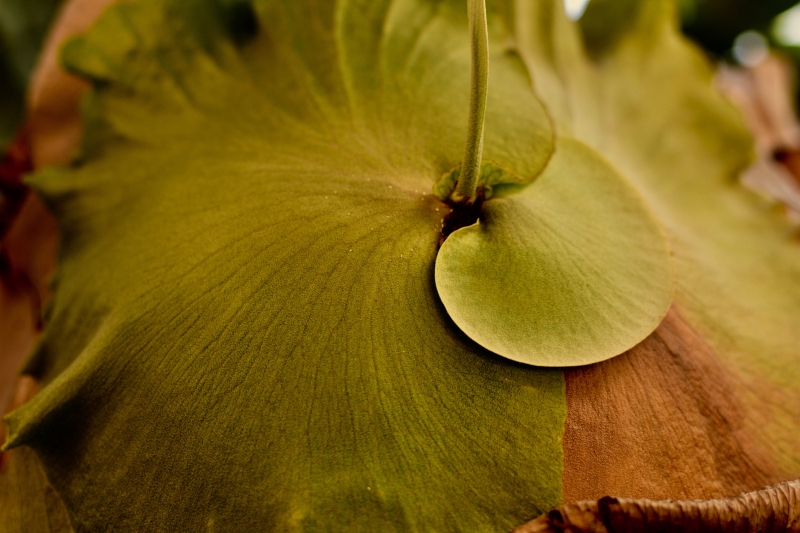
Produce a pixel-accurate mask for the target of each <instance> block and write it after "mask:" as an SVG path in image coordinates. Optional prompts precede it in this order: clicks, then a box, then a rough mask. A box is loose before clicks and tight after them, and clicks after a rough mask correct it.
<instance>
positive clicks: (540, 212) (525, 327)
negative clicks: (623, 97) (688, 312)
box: [436, 138, 672, 366]
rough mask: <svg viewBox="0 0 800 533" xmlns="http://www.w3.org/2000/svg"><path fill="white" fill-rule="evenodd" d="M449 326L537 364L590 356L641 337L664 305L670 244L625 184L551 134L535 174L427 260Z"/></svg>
mask: <svg viewBox="0 0 800 533" xmlns="http://www.w3.org/2000/svg"><path fill="white" fill-rule="evenodd" d="M436 288H437V289H438V291H439V296H440V297H441V299H442V302H443V303H444V306H445V307H446V308H447V312H448V313H449V314H450V316H451V318H452V319H453V321H454V322H455V323H456V324H457V325H458V326H459V327H460V328H461V330H462V331H464V333H466V334H467V335H468V336H469V337H470V338H471V339H473V340H474V341H476V342H477V343H478V344H480V345H481V346H483V347H485V348H487V349H489V350H491V351H492V352H494V353H497V354H499V355H502V356H504V357H507V358H509V359H513V360H514V361H519V362H521V363H526V364H530V365H537V366H575V365H585V364H589V363H596V362H598V361H602V360H605V359H609V358H611V357H614V356H616V355H619V354H621V353H622V352H624V351H625V350H628V349H629V348H631V347H633V346H634V345H636V344H637V343H638V342H640V341H641V340H643V339H644V338H645V337H646V336H647V335H648V334H650V332H652V331H653V330H654V329H655V328H656V326H658V324H659V322H661V319H662V318H663V317H664V315H665V314H666V312H667V309H668V308H669V305H670V301H671V299H672V265H671V261H670V253H669V246H668V244H667V241H666V237H665V234H664V232H663V231H662V230H661V228H660V226H659V224H658V222H657V221H656V220H655V218H654V216H653V214H652V213H651V211H650V210H649V208H648V207H647V206H646V204H645V202H644V200H643V199H642V198H641V196H640V195H639V194H638V193H637V191H636V190H635V189H634V188H633V187H632V186H631V185H630V183H629V182H628V181H627V180H626V179H625V178H624V177H623V176H621V175H620V174H619V173H618V171H617V170H616V169H614V168H613V167H612V166H611V165H610V164H609V163H608V162H607V161H606V160H605V159H603V158H602V157H601V156H600V155H599V154H597V152H595V151H594V150H593V149H591V148H589V147H588V146H586V145H584V144H583V143H581V142H579V141H576V140H573V139H568V138H560V139H559V140H558V144H557V150H556V153H555V155H554V157H553V160H552V161H551V162H550V164H549V165H548V167H547V168H546V169H545V171H544V173H543V174H542V175H541V176H540V177H539V178H538V179H537V180H536V181H535V182H534V183H533V184H532V185H530V186H529V187H527V188H526V189H524V190H523V191H522V192H520V193H519V194H516V195H513V196H507V197H503V198H498V199H496V200H490V201H488V202H486V204H484V213H483V216H482V217H481V220H480V221H479V222H478V223H476V224H474V225H472V226H468V227H466V228H462V229H460V230H458V231H456V232H454V233H453V234H452V235H451V236H450V237H448V239H447V240H446V241H445V242H444V244H443V245H442V248H441V250H440V251H439V255H438V257H437V258H436Z"/></svg>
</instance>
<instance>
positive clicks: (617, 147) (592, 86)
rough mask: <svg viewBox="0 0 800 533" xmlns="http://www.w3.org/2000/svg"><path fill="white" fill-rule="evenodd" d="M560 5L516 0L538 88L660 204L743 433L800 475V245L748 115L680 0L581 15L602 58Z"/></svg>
mask: <svg viewBox="0 0 800 533" xmlns="http://www.w3.org/2000/svg"><path fill="white" fill-rule="evenodd" d="M604 4H608V2H604ZM560 7H561V6H560V2H556V1H555V0H552V1H543V2H536V3H532V2H524V1H522V0H519V1H516V2H514V8H515V11H514V15H515V18H514V21H515V22H514V24H515V26H514V28H515V30H514V32H515V36H516V41H517V43H518V46H519V50H520V53H521V55H522V56H523V57H524V59H525V62H526V64H527V65H528V66H529V68H530V69H531V72H532V76H533V78H534V83H535V87H536V90H537V93H538V94H539V95H540V96H541V97H542V98H543V100H544V101H545V102H546V104H547V107H548V110H549V111H550V112H551V113H552V115H553V119H554V121H555V123H556V129H557V131H558V133H559V134H569V135H573V136H575V137H576V138H578V139H580V140H582V141H584V142H586V143H588V144H589V145H591V146H593V147H594V148H595V149H597V150H598V151H599V152H601V153H602V154H604V155H605V156H606V157H608V159H609V160H610V161H612V162H613V163H614V165H615V166H616V167H617V168H619V169H620V171H621V172H622V173H623V174H624V175H625V176H626V177H628V178H629V179H631V181H632V182H633V183H634V184H635V185H636V186H637V187H638V188H639V190H640V191H641V193H642V194H643V195H644V196H645V198H646V199H647V201H648V204H649V205H650V206H652V207H653V210H654V211H655V213H656V214H657V216H658V219H659V220H660V221H661V223H662V224H663V225H664V227H665V229H666V231H667V233H668V235H669V237H670V242H671V247H672V250H673V253H674V260H675V277H676V293H675V302H676V306H677V308H678V309H680V311H681V313H682V315H683V316H684V317H685V319H686V320H687V321H688V322H689V323H690V325H691V326H692V327H693V328H695V329H696V330H697V331H698V333H700V334H701V335H702V337H703V338H705V339H706V340H707V341H708V342H709V343H710V344H711V347H712V348H714V349H715V351H716V353H717V357H719V359H720V361H721V362H722V365H723V367H724V368H725V369H726V370H728V371H730V373H731V376H732V378H731V379H732V381H733V382H734V383H735V390H736V394H738V396H739V398H740V399H741V401H742V402H744V404H745V406H746V410H747V412H746V416H745V419H744V420H743V421H742V422H741V427H742V429H740V430H738V431H748V432H749V433H750V434H751V435H752V436H754V437H755V438H756V439H758V440H760V441H761V444H762V445H763V446H765V447H766V448H767V449H769V450H771V451H772V454H773V457H774V458H775V460H776V461H778V463H779V464H780V465H781V467H782V468H784V469H785V472H786V475H787V476H793V477H796V476H797V475H800V450H798V447H797V444H796V443H797V438H798V435H800V395H798V390H799V389H798V387H797V383H798V382H800V365H798V362H800V348H798V347H800V284H798V282H797V280H798V279H800V246H799V245H798V242H797V239H796V236H795V235H794V234H793V230H792V228H791V227H790V226H789V225H788V223H787V222H786V221H785V218H784V217H783V215H782V213H779V212H776V211H774V210H772V209H771V208H770V206H769V205H767V204H766V203H764V202H762V201H761V200H759V199H758V198H757V197H756V196H754V195H753V194H752V193H750V192H748V191H746V190H744V188H742V187H741V186H740V185H739V184H738V183H737V178H738V175H739V173H740V172H741V171H742V170H744V169H745V168H746V167H747V165H749V163H750V161H751V157H752V156H751V153H752V148H751V146H752V141H751V139H750V138H749V136H748V134H747V133H746V131H745V128H744V126H743V125H742V123H741V119H740V117H739V116H738V115H737V113H736V112H735V111H734V109H733V108H732V106H731V105H729V104H728V103H727V102H725V101H724V100H723V99H722V98H721V97H720V95H719V94H718V92H717V91H716V90H715V89H714V88H713V85H712V72H711V69H710V68H709V65H708V63H707V60H706V59H705V58H704V57H703V56H702V54H701V53H700V51H699V50H697V49H695V48H693V47H692V46H691V45H689V44H687V43H686V42H685V41H684V40H683V38H681V37H680V36H679V33H678V32H677V31H676V24H675V20H674V13H673V6H672V5H671V4H670V3H669V2H662V1H658V2H656V1H654V2H639V3H638V4H637V8H636V9H635V10H634V12H633V14H632V15H631V16H630V17H629V18H628V23H627V24H622V25H617V24H615V25H613V27H614V28H615V30H614V31H617V32H619V33H620V35H617V36H616V37H614V38H611V37H610V36H607V37H605V38H603V37H602V35H600V34H599V33H598V32H601V31H602V28H603V27H604V26H603V24H600V23H598V20H602V17H603V16H605V15H604V14H603V11H602V10H595V11H592V10H589V11H587V13H586V16H587V17H590V18H591V17H598V19H595V20H585V21H582V23H581V24H582V25H583V26H584V27H586V28H591V29H590V33H591V36H590V41H592V42H603V43H604V47H605V48H604V49H603V50H602V53H601V54H599V57H598V59H597V60H596V61H593V60H591V59H589V57H588V55H587V53H586V52H585V51H584V48H583V37H582V34H581V32H580V28H579V27H578V26H577V25H576V24H575V23H572V22H570V21H569V20H567V18H566V17H565V16H564V15H563V11H562V10H561V9H560ZM510 11H512V10H511V9H510V7H509V12H510ZM610 31H611V28H610V27H609V32H610ZM664 416H665V417H667V418H668V417H669V413H665V414H664ZM723 429H724V428H721V429H720V431H722V430H723ZM687 431H690V430H689V429H687ZM631 435H636V436H639V435H640V432H636V431H634V432H633V433H631ZM730 460H731V461H735V460H737V459H736V458H733V457H732V458H731V459H730ZM615 461H616V460H614V459H611V462H610V463H609V465H608V467H609V468H610V469H614V464H615ZM723 467H724V465H721V466H720V468H723ZM637 472H638V471H637ZM692 474H693V473H690V472H687V473H686V475H692ZM575 475H576V476H579V475H580V474H579V473H578V472H576V473H575ZM755 488H759V487H750V489H751V490H752V489H755Z"/></svg>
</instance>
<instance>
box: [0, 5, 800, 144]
mask: <svg viewBox="0 0 800 533" xmlns="http://www.w3.org/2000/svg"><path fill="white" fill-rule="evenodd" d="M62 1H63V0H0V149H2V148H5V147H6V146H7V145H8V142H9V141H10V140H11V139H12V138H13V136H14V134H15V132H16V131H17V129H18V128H19V126H20V123H21V121H22V114H23V108H24V105H23V104H24V95H25V87H26V86H27V84H28V81H29V79H30V76H31V73H32V70H33V67H34V65H35V63H36V58H37V56H38V54H39V51H40V49H41V46H42V42H43V40H44V37H45V34H46V32H47V29H48V27H49V25H50V23H51V22H52V20H53V18H54V17H55V15H56V13H57V11H58V8H59V5H60V4H61V3H62ZM646 1H648V0H590V1H588V0H564V3H565V7H566V9H567V11H568V13H570V15H571V16H572V17H573V18H578V17H580V15H581V14H582V13H583V12H584V10H586V9H593V8H595V9H597V8H600V6H601V5H603V7H604V8H611V9H614V10H616V11H620V12H624V11H625V10H629V11H630V10H632V9H633V8H634V5H633V4H635V3H637V2H646ZM676 2H677V3H678V7H679V10H680V14H681V18H682V25H683V29H684V32H685V33H686V34H687V35H688V36H689V37H690V38H692V39H694V40H695V41H696V42H697V43H699V44H700V45H701V46H702V47H703V48H705V49H706V50H707V51H708V53H709V54H710V56H711V57H713V58H715V59H717V60H721V61H726V62H730V63H737V62H738V63H742V62H744V63H745V64H746V63H747V62H748V61H753V60H755V59H757V58H758V50H759V49H762V48H763V47H765V46H769V47H771V48H773V49H776V50H778V51H779V52H781V53H783V54H784V55H786V56H788V57H791V58H792V59H793V60H794V61H795V63H796V64H798V65H800V3H798V2H797V0H676ZM587 3H588V6H587ZM618 20H619V19H618ZM583 29H584V32H585V34H586V38H587V41H588V43H589V44H590V45H591V46H592V47H594V48H596V49H597V50H602V49H603V48H604V47H605V46H607V45H609V44H611V43H605V42H600V41H598V42H594V41H593V39H602V38H607V36H608V29H607V28H604V29H602V30H603V31H599V30H601V28H597V29H596V30H598V31H593V28H592V27H590V26H587V25H585V24H584V28H583ZM754 53H755V55H753V54H754ZM748 54H749V55H748ZM754 58H755V59H754Z"/></svg>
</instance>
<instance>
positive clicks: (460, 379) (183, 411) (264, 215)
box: [8, 0, 565, 532]
mask: <svg viewBox="0 0 800 533" xmlns="http://www.w3.org/2000/svg"><path fill="white" fill-rule="evenodd" d="M461 7H462V6H461V2H456V1H447V2H411V1H395V2H388V1H387V2H375V1H371V2H369V3H367V2H339V3H336V4H334V3H330V2H320V3H319V5H318V4H317V3H316V2H312V1H306V2H297V1H292V2H288V1H287V2H266V1H265V2H258V3H256V4H255V8H256V9H255V13H254V14H253V13H251V12H250V11H248V10H247V9H244V8H241V7H236V8H235V9H233V8H230V7H224V8H223V7H220V6H218V5H217V4H214V3H211V2H193V3H186V2H183V1H178V0H168V1H159V0H142V1H141V2H139V3H138V4H136V5H130V4H121V5H119V6H116V7H114V8H112V9H111V10H110V11H108V12H107V13H106V14H105V15H104V17H103V18H102V19H101V22H100V23H99V25H98V26H96V27H95V28H94V29H93V30H92V31H91V32H90V33H89V34H88V35H87V37H85V38H83V39H80V40H78V41H75V42H73V43H72V44H71V45H69V47H68V48H67V49H66V51H65V58H66V60H67V62H68V64H69V65H70V66H71V68H73V69H75V70H76V71H79V72H84V73H86V74H87V75H89V76H91V77H92V78H94V79H95V80H98V87H100V89H99V90H98V91H96V92H95V93H94V96H93V99H92V101H91V102H90V104H89V110H90V111H89V113H90V124H89V129H88V130H87V137H86V143H85V146H84V150H83V163H82V164H81V165H79V166H78V167H77V168H75V169H73V170H57V169H54V170H50V171H46V172H43V173H41V174H40V175H38V176H37V177H36V178H35V179H34V180H33V184H34V185H35V186H36V187H37V188H38V189H39V190H40V191H41V192H42V194H44V196H45V197H46V199H47V200H48V201H49V202H50V204H51V206H52V207H53V209H54V211H55V213H56V215H57V217H58V219H59V223H60V226H61V229H62V235H63V240H62V250H61V262H60V269H59V273H58V276H57V280H56V291H57V292H56V298H55V302H54V305H53V306H52V309H51V312H50V315H49V324H48V327H47V329H46V332H45V335H44V337H43V339H42V341H41V344H40V346H39V349H38V350H37V352H36V353H35V354H34V356H33V357H32V358H31V359H30V361H29V362H28V364H27V367H26V370H27V371H28V372H31V373H33V374H35V375H37V376H38V377H40V378H41V379H42V380H43V382H44V383H45V384H46V386H45V387H44V388H43V389H42V391H41V392H40V393H39V394H38V395H37V396H36V397H35V398H34V399H33V400H31V401H30V402H29V403H28V404H26V405H25V406H23V407H22V408H21V409H19V410H17V411H15V412H14V413H12V414H11V415H10V417H9V418H8V422H9V426H10V435H9V445H10V446H17V445H19V444H23V443H27V444H29V445H30V446H31V447H32V448H34V449H35V450H36V452H37V454H38V455H39V457H40V458H41V460H42V463H43V465H44V468H45V471H46V473H47V475H48V478H49V479H50V481H51V482H52V484H53V486H54V487H55V488H56V489H57V490H58V492H59V494H60V495H61V496H62V498H63V500H64V503H65V504H66V507H67V509H68V511H69V513H70V517H71V519H72V522H73V526H74V527H75V529H76V531H78V532H82V531H107V530H115V531H136V532H142V531H165V530H167V531H237V532H238V531H254V530H258V531H262V530H265V529H266V530H274V531H287V530H288V531H294V530H297V531H321V530H325V531H328V530H347V531H360V530H364V531H374V530H376V529H378V530H381V531H394V530H398V531H408V530H420V531H430V530H435V531H464V530H469V531H496V530H497V529H498V528H499V529H510V528H511V527H513V526H514V525H516V524H518V523H521V522H522V521H524V520H525V519H527V518H529V517H530V516H532V515H535V514H537V513H538V512H541V511H544V510H547V509H549V508H551V507H553V506H554V505H556V504H558V503H559V502H560V500H561V472H562V452H561V440H560V439H561V435H562V433H563V424H564V417H565V401H564V383H563V376H562V373H561V372H560V371H553V370H543V369H534V368H530V367H525V366H522V365H517V364H515V363H512V362H509V361H507V360H504V359H502V358H500V357H497V356H495V355H494V354H491V353H490V352H488V351H486V350H484V349H482V348H480V347H479V346H477V345H475V344H474V343H472V342H471V341H469V340H468V339H467V338H466V337H465V336H464V335H463V334H462V333H461V332H460V331H459V330H458V329H457V328H456V327H455V326H454V325H453V324H452V322H451V321H450V320H449V318H448V317H447V314H446V312H445V311H444V309H443V308H442V306H441V304H440V303H439V302H438V300H437V298H436V292H435V288H434V285H433V264H434V259H435V256H436V253H437V244H438V238H439V234H440V231H441V225H442V218H443V216H444V215H445V214H446V212H447V211H448V209H447V207H446V206H445V205H444V204H442V203H440V202H439V201H438V200H437V199H435V198H434V197H433V195H432V194H431V193H430V191H431V187H432V186H433V184H434V183H435V182H436V181H437V180H438V179H439V178H440V176H441V175H443V174H444V173H445V172H448V171H449V170H451V169H452V168H454V167H455V166H457V165H458V163H459V161H460V157H461V152H462V149H463V144H462V143H463V128H464V124H465V123H466V113H467V105H466V102H467V99H468V83H469V75H468V72H469V70H468V68H466V67H467V66H468V58H469V54H468V51H469V43H468V39H467V31H466V27H467V24H466V12H465V11H464V12H462V9H461ZM248 37H250V39H249V40H248ZM505 37H507V36H505V35H504V34H503V33H502V27H501V26H500V25H499V23H498V22H496V21H494V22H492V39H493V42H495V43H497V42H502V40H503V39H504V38H505ZM493 48H494V49H495V50H496V51H497V52H495V57H494V58H493V78H492V80H495V81H492V82H490V83H492V84H493V85H490V91H491V90H492V87H494V86H495V85H496V86H497V87H498V88H497V90H495V91H494V93H495V95H496V97H495V98H493V99H491V100H490V102H489V110H490V113H489V115H490V119H491V120H493V121H495V125H494V126H492V127H490V126H489V123H488V121H487V135H488V136H487V142H486V156H487V158H488V159H490V160H492V161H495V162H496V163H497V164H498V165H502V166H503V167H505V168H508V169H509V171H511V172H514V173H515V174H518V175H524V176H534V175H536V174H538V173H539V172H540V171H541V169H542V168H543V167H544V165H545V164H546V162H547V161H548V159H549V157H550V155H551V152H552V139H551V133H550V129H549V120H548V118H547V115H546V114H545V113H544V110H543V108H542V107H541V105H540V104H539V103H538V101H537V100H536V99H535V97H534V96H533V94H532V92H531V91H530V85H529V79H528V77H527V75H526V73H525V71H524V69H522V68H521V66H520V64H519V63H518V62H517V60H516V59H514V57H513V56H509V57H506V56H505V55H503V53H502V47H501V46H499V45H496V46H494V47H493ZM375 65H379V66H380V69H376V68H375ZM462 104H463V105H462ZM491 117H494V118H491ZM506 117H513V120H511V119H510V118H506ZM503 121H506V122H503ZM503 126H504V127H503ZM489 131H494V133H492V134H489ZM531 147H533V148H531Z"/></svg>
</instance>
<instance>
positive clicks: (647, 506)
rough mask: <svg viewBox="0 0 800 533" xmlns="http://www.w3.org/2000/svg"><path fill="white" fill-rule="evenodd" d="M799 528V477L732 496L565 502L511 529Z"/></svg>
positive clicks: (766, 532)
mask: <svg viewBox="0 0 800 533" xmlns="http://www.w3.org/2000/svg"><path fill="white" fill-rule="evenodd" d="M642 531H647V532H657V533H671V532H676V533H677V532H682V533H687V532H688V533H692V532H697V533H701V532H702V533H706V532H718V533H745V532H759V533H778V532H781V533H783V532H791V533H800V479H796V480H794V481H787V482H785V483H781V484H779V485H774V486H771V487H767V488H764V489H761V490H758V491H755V492H748V493H745V494H742V495H740V496H738V497H736V498H727V499H717V500H683V501H676V500H663V501H654V500H646V499H630V498H612V497H610V496H606V497H604V498H601V499H599V500H597V501H582V502H577V503H570V504H566V505H563V506H561V507H559V508H557V509H554V510H552V511H550V512H549V513H547V514H546V515H542V516H540V517H539V518H537V519H535V520H532V521H530V522H528V523H527V524H524V525H522V526H520V527H518V528H516V529H514V530H513V531H512V533H629V532H630V533H637V532H642Z"/></svg>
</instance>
